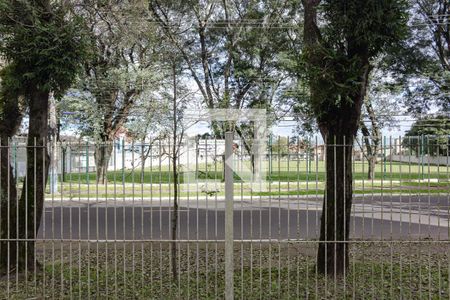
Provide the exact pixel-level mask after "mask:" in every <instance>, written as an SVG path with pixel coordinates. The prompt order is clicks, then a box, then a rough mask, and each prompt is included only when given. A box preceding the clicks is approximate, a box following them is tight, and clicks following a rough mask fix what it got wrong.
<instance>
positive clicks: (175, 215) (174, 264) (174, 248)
mask: <svg viewBox="0 0 450 300" xmlns="http://www.w3.org/2000/svg"><path fill="white" fill-rule="evenodd" d="M175 147H176V146H174V147H173V148H174V150H175ZM174 153H175V152H174ZM177 168H178V165H177V157H176V155H175V154H174V155H173V157H172V172H173V211H172V228H171V230H172V240H173V242H172V247H171V249H172V275H173V280H174V282H175V283H177V277H178V270H177V257H178V255H177V243H176V240H177V229H178V188H179V186H178V169H177Z"/></svg>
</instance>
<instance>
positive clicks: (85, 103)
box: [71, 0, 156, 184]
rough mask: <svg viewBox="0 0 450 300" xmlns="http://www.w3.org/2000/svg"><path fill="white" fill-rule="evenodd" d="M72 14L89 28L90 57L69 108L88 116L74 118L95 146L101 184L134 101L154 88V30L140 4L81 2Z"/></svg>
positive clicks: (97, 1)
mask: <svg viewBox="0 0 450 300" xmlns="http://www.w3.org/2000/svg"><path fill="white" fill-rule="evenodd" d="M76 13H77V14H78V15H80V16H82V17H83V18H85V19H86V20H87V22H88V24H89V29H90V35H89V36H90V46H91V48H92V49H93V52H94V53H93V55H92V56H91V59H90V60H89V61H87V63H86V64H85V70H84V71H85V72H84V76H82V77H81V80H80V81H79V83H78V88H77V91H75V92H74V93H72V95H71V96H72V97H71V106H72V108H73V110H74V111H75V109H77V108H81V109H82V111H83V112H84V113H86V114H85V116H77V117H81V118H84V120H85V121H86V124H88V126H85V127H84V128H83V129H84V132H83V133H84V134H85V135H89V136H92V137H94V139H95V140H96V141H97V143H96V146H95V152H94V157H95V165H96V172H97V176H96V179H97V182H98V183H101V184H104V183H106V178H107V177H106V173H107V168H108V163H109V160H110V157H111V152H112V148H113V146H112V141H113V140H114V138H115V135H116V133H117V131H118V130H120V129H122V128H123V127H124V125H125V123H126V122H127V120H128V117H129V114H130V111H131V110H132V108H133V106H134V105H135V103H136V101H138V98H139V97H140V96H141V95H142V93H143V92H144V91H145V90H146V89H148V88H149V86H150V84H152V83H153V79H154V77H153V75H152V74H153V70H151V66H152V64H153V63H155V61H156V60H155V57H151V54H152V53H153V52H152V50H153V49H152V46H153V41H152V37H151V36H152V33H153V30H152V29H151V28H149V24H148V23H146V22H144V20H145V17H146V14H145V10H143V7H142V3H140V2H134V1H123V2H121V3H120V4H117V3H112V2H111V3H109V2H108V3H106V2H105V1H100V0H93V1H82V2H81V3H80V4H78V5H77V9H76ZM74 98H78V101H77V102H74V101H73V100H74Z"/></svg>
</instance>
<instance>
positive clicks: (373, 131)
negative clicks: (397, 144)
mask: <svg viewBox="0 0 450 300" xmlns="http://www.w3.org/2000/svg"><path fill="white" fill-rule="evenodd" d="M364 106H365V107H366V111H367V114H368V116H369V119H370V123H371V128H370V130H369V128H367V126H366V124H365V123H364V122H362V121H361V131H362V134H363V136H364V144H365V145H366V149H367V155H366V158H367V162H368V165H369V166H368V170H367V178H368V179H374V178H375V165H376V163H377V154H378V148H379V146H380V142H381V130H380V125H379V123H378V120H377V116H376V114H375V110H374V109H373V106H372V103H371V102H370V99H369V97H365V99H364Z"/></svg>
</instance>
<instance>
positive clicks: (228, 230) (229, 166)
mask: <svg viewBox="0 0 450 300" xmlns="http://www.w3.org/2000/svg"><path fill="white" fill-rule="evenodd" d="M224 167H225V299H227V300H232V299H234V283H233V273H234V264H233V201H234V195H233V193H234V190H233V133H232V132H226V133H225V166H224Z"/></svg>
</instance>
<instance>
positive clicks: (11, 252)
mask: <svg viewBox="0 0 450 300" xmlns="http://www.w3.org/2000/svg"><path fill="white" fill-rule="evenodd" d="M0 159H1V170H0V176H1V186H0V188H1V191H0V197H1V198H0V201H1V203H0V218H1V219H0V239H2V241H1V242H0V275H2V274H5V273H6V272H7V270H8V269H11V268H12V267H14V266H15V264H16V254H17V243H16V242H11V240H12V239H15V238H17V226H16V224H17V223H16V215H17V206H16V203H17V187H16V178H15V176H14V172H13V168H12V166H11V161H10V144H9V137H7V136H3V137H2V140H1V148H0ZM6 239H8V240H9V241H4V240H6ZM8 261H9V263H8Z"/></svg>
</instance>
